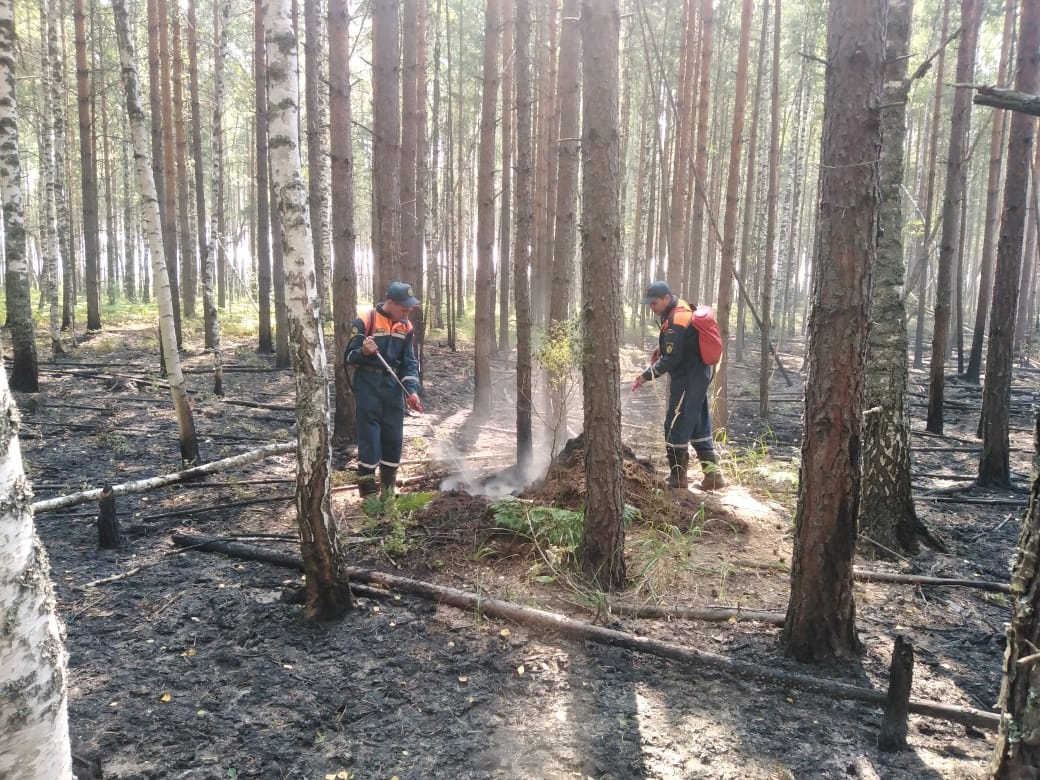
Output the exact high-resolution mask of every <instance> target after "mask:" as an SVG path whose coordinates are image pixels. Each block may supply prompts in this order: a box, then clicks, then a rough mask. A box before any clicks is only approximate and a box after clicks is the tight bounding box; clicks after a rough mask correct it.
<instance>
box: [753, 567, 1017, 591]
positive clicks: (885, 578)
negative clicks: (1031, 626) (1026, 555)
mask: <svg viewBox="0 0 1040 780" xmlns="http://www.w3.org/2000/svg"><path fill="white" fill-rule="evenodd" d="M737 563H738V564H739V565H740V566H747V567H748V568H751V569H775V570H777V571H781V572H784V573H789V572H790V571H791V567H790V566H789V565H788V564H786V563H783V562H782V561H753V560H740V561H737ZM852 576H853V578H854V579H857V580H859V581H860V582H898V583H902V584H905V585H944V586H948V587H954V588H976V589H978V590H985V591H989V592H990V593H1010V592H1011V586H1010V585H1009V584H1008V583H1006V582H989V581H987V580H959V579H948V578H946V577H925V576H924V575H921V574H901V573H900V572H895V571H870V570H869V569H862V568H860V567H859V566H855V567H853V569H852Z"/></svg>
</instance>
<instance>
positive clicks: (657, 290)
mask: <svg viewBox="0 0 1040 780" xmlns="http://www.w3.org/2000/svg"><path fill="white" fill-rule="evenodd" d="M671 294H672V288H671V287H669V286H668V282H654V283H653V284H651V285H650V286H649V287H647V288H646V295H644V296H643V303H653V302H654V301H656V300H657V299H658V298H663V297H664V296H666V295H671Z"/></svg>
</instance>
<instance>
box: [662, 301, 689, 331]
mask: <svg viewBox="0 0 1040 780" xmlns="http://www.w3.org/2000/svg"><path fill="white" fill-rule="evenodd" d="M668 321H669V324H670V325H678V326H679V327H680V328H688V327H690V323H691V322H693V310H692V309H691V308H690V304H688V303H687V302H686V301H684V300H682V299H681V298H680V299H679V302H678V303H677V304H675V308H674V309H672V311H671V312H670V313H669V315H668Z"/></svg>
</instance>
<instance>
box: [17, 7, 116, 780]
mask: <svg viewBox="0 0 1040 780" xmlns="http://www.w3.org/2000/svg"><path fill="white" fill-rule="evenodd" d="M117 2H118V0H117ZM13 24H14V13H13V9H12V1H11V0H0V31H3V30H12V29H13ZM0 36H3V37H6V35H5V33H3V32H0ZM18 419H19V418H18V411H17V408H16V407H15V403H14V399H13V398H12V397H11V393H10V392H9V391H8V388H7V374H6V371H5V370H4V368H3V366H0V497H2V505H3V511H2V512H0V604H3V605H4V630H3V631H0V690H2V691H3V692H4V695H3V696H0V722H2V723H3V724H4V727H3V729H0V775H2V776H3V777H10V778H37V777H39V778H43V777H47V778H54V780H72V777H73V775H72V751H71V749H70V746H69V717H68V686H67V679H68V672H67V668H66V667H67V665H68V655H67V653H66V652H65V636H64V634H65V631H64V627H63V626H62V625H61V621H60V620H59V618H58V614H57V610H56V608H55V607H56V603H55V599H54V588H53V586H52V585H51V580H50V565H49V564H48V561H47V553H46V551H45V550H44V548H43V545H42V544H41V543H40V540H39V538H38V537H37V536H36V528H35V526H34V525H33V516H32V507H31V506H30V502H31V501H32V488H31V486H30V485H29V480H28V479H27V478H26V476H25V472H24V471H23V470H22V455H21V450H20V449H19V444H18V427H19V422H18Z"/></svg>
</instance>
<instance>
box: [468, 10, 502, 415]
mask: <svg viewBox="0 0 1040 780" xmlns="http://www.w3.org/2000/svg"><path fill="white" fill-rule="evenodd" d="M500 27H501V24H500V22H499V3H498V0H487V3H486V5H485V11H484V84H483V90H482V92H481V101H480V141H479V153H478V157H477V273H476V284H477V298H476V304H475V306H474V317H473V319H474V324H473V413H474V414H475V415H476V416H477V417H478V418H482V417H486V416H488V415H489V414H490V413H491V333H492V317H493V316H494V307H495V302H494V297H493V290H492V284H491V275H492V273H493V269H492V266H493V265H494V262H495V259H494V254H495V109H496V108H497V106H498V35H499V29H500Z"/></svg>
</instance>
